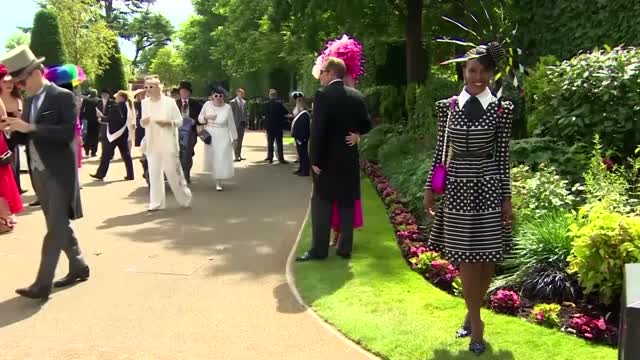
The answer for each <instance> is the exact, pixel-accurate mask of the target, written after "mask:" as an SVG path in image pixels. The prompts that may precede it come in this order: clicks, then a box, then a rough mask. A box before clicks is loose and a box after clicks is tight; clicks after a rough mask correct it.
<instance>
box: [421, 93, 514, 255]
mask: <svg viewBox="0 0 640 360" xmlns="http://www.w3.org/2000/svg"><path fill="white" fill-rule="evenodd" d="M476 98H477V100H476V99H473V97H472V96H471V95H469V94H468V93H467V92H466V91H464V90H463V92H462V93H461V94H460V96H458V97H457V99H456V103H455V104H454V105H453V106H451V105H450V101H451V99H449V100H441V101H438V102H437V103H436V108H437V116H438V143H437V147H436V151H435V153H434V158H433V164H434V168H435V165H436V164H438V163H440V162H441V161H442V158H443V157H442V154H443V152H444V151H445V150H446V151H447V153H448V156H447V157H446V158H447V159H448V164H447V187H446V190H445V194H444V197H443V199H442V202H441V206H440V207H439V208H438V210H437V212H436V216H435V221H434V224H433V227H432V229H431V234H430V236H429V247H430V248H432V249H434V250H436V251H439V252H441V253H442V254H443V255H444V256H445V257H446V258H447V259H448V260H449V261H462V262H499V261H501V260H502V259H503V257H504V255H505V254H506V253H507V252H508V251H510V250H511V244H512V235H511V226H505V225H503V221H502V203H503V198H504V197H505V196H511V181H510V168H509V141H510V138H511V122H512V118H513V104H512V103H511V102H509V101H502V100H501V101H498V100H497V99H496V98H495V97H494V96H493V95H492V94H491V92H490V91H489V90H488V89H486V90H485V92H483V93H482V94H479V95H478V96H477V97H476ZM478 100H479V101H478ZM471 103H475V105H478V106H475V107H474V109H479V110H475V111H476V113H475V114H473V111H472V114H471V115H473V116H469V115H470V114H469V111H470V109H468V108H465V105H467V106H468V105H471ZM479 104H481V105H482V106H479ZM469 108H471V106H469ZM450 109H451V110H450ZM471 110H473V109H471ZM450 111H452V113H451V117H450V118H449V112H450ZM473 119H475V120H473ZM447 123H448V124H449V125H448V131H449V132H448V135H447V138H448V139H447V144H445V128H447ZM432 174H433V169H432V170H431V174H430V175H429V179H428V182H427V184H431V175H432Z"/></svg>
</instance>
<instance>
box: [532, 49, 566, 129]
mask: <svg viewBox="0 0 640 360" xmlns="http://www.w3.org/2000/svg"><path fill="white" fill-rule="evenodd" d="M557 64H558V59H557V58H556V57H555V56H552V55H551V56H544V57H542V58H540V60H539V61H538V63H537V64H536V66H535V67H534V68H533V69H529V74H528V75H527V76H526V77H525V79H524V88H525V92H524V94H525V103H526V104H527V106H526V111H525V112H526V114H527V132H528V133H529V134H533V133H534V132H535V131H536V129H537V128H538V125H539V124H538V120H539V119H540V116H537V117H536V116H532V113H534V112H535V111H541V110H545V109H546V110H548V109H549V108H546V107H544V104H542V106H538V105H539V102H540V94H542V93H544V90H545V88H546V87H547V86H548V84H547V82H548V81H549V79H548V77H549V75H548V73H549V67H550V66H552V65H557ZM540 107H542V109H539V108H540Z"/></svg>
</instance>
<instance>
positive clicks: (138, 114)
mask: <svg viewBox="0 0 640 360" xmlns="http://www.w3.org/2000/svg"><path fill="white" fill-rule="evenodd" d="M133 107H134V109H136V136H135V140H134V143H135V144H134V145H135V146H140V144H141V143H142V138H144V134H145V132H144V128H143V127H142V124H141V123H140V121H142V102H141V101H138V100H136V101H134V102H133Z"/></svg>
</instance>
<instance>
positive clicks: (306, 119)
mask: <svg viewBox="0 0 640 360" xmlns="http://www.w3.org/2000/svg"><path fill="white" fill-rule="evenodd" d="M292 124H293V125H292V127H291V137H293V138H294V139H296V140H298V141H308V140H309V138H310V137H311V114H309V111H308V110H304V111H303V112H301V113H299V114H298V115H297V116H296V117H295V118H294V119H293V122H292Z"/></svg>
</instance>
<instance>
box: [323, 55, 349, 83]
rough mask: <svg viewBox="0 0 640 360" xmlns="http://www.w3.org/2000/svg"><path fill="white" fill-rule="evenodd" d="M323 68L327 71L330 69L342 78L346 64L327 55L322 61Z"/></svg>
mask: <svg viewBox="0 0 640 360" xmlns="http://www.w3.org/2000/svg"><path fill="white" fill-rule="evenodd" d="M324 68H325V69H326V70H327V71H332V72H333V73H334V74H336V76H337V77H338V78H339V79H343V78H344V76H345V75H346V74H347V66H346V65H345V64H344V61H342V59H338V58H336V57H329V58H328V59H327V61H325V63H324Z"/></svg>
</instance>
